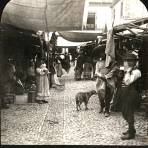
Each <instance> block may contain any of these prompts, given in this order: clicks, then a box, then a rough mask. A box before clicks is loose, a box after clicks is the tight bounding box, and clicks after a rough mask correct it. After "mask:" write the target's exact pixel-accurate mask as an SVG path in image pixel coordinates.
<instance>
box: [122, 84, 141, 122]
mask: <svg viewBox="0 0 148 148" xmlns="http://www.w3.org/2000/svg"><path fill="white" fill-rule="evenodd" d="M120 95H121V100H122V115H123V118H124V119H125V120H126V121H127V122H128V123H130V124H133V123H134V110H135V107H136V103H137V100H138V98H139V95H138V92H137V91H136V89H135V88H134V87H133V86H129V87H122V88H121V94H120Z"/></svg>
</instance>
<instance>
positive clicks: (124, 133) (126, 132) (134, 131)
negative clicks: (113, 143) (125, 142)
mask: <svg viewBox="0 0 148 148" xmlns="http://www.w3.org/2000/svg"><path fill="white" fill-rule="evenodd" d="M128 133H129V130H127V131H125V132H123V133H122V134H123V135H126V134H128ZM133 133H134V134H136V130H135V129H133Z"/></svg>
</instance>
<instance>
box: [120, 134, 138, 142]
mask: <svg viewBox="0 0 148 148" xmlns="http://www.w3.org/2000/svg"><path fill="white" fill-rule="evenodd" d="M134 138H135V134H129V133H128V134H126V135H123V136H122V137H121V139H122V140H130V139H134Z"/></svg>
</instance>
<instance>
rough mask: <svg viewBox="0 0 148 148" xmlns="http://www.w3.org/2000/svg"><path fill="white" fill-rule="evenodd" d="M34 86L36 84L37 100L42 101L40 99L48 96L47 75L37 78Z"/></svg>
mask: <svg viewBox="0 0 148 148" xmlns="http://www.w3.org/2000/svg"><path fill="white" fill-rule="evenodd" d="M36 84H37V100H42V98H46V97H49V96H50V92H49V82H48V77H47V75H43V76H42V75H40V76H37V78H36Z"/></svg>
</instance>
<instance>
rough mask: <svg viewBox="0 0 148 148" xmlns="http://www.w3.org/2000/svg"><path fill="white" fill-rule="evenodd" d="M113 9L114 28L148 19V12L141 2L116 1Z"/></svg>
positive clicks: (135, 0)
mask: <svg viewBox="0 0 148 148" xmlns="http://www.w3.org/2000/svg"><path fill="white" fill-rule="evenodd" d="M111 9H112V18H113V20H114V26H116V25H119V24H123V23H128V22H130V21H133V20H136V19H140V18H144V17H148V11H147V9H146V7H145V6H144V4H143V3H142V2H141V1H140V0H114V1H113V4H112V6H111Z"/></svg>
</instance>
